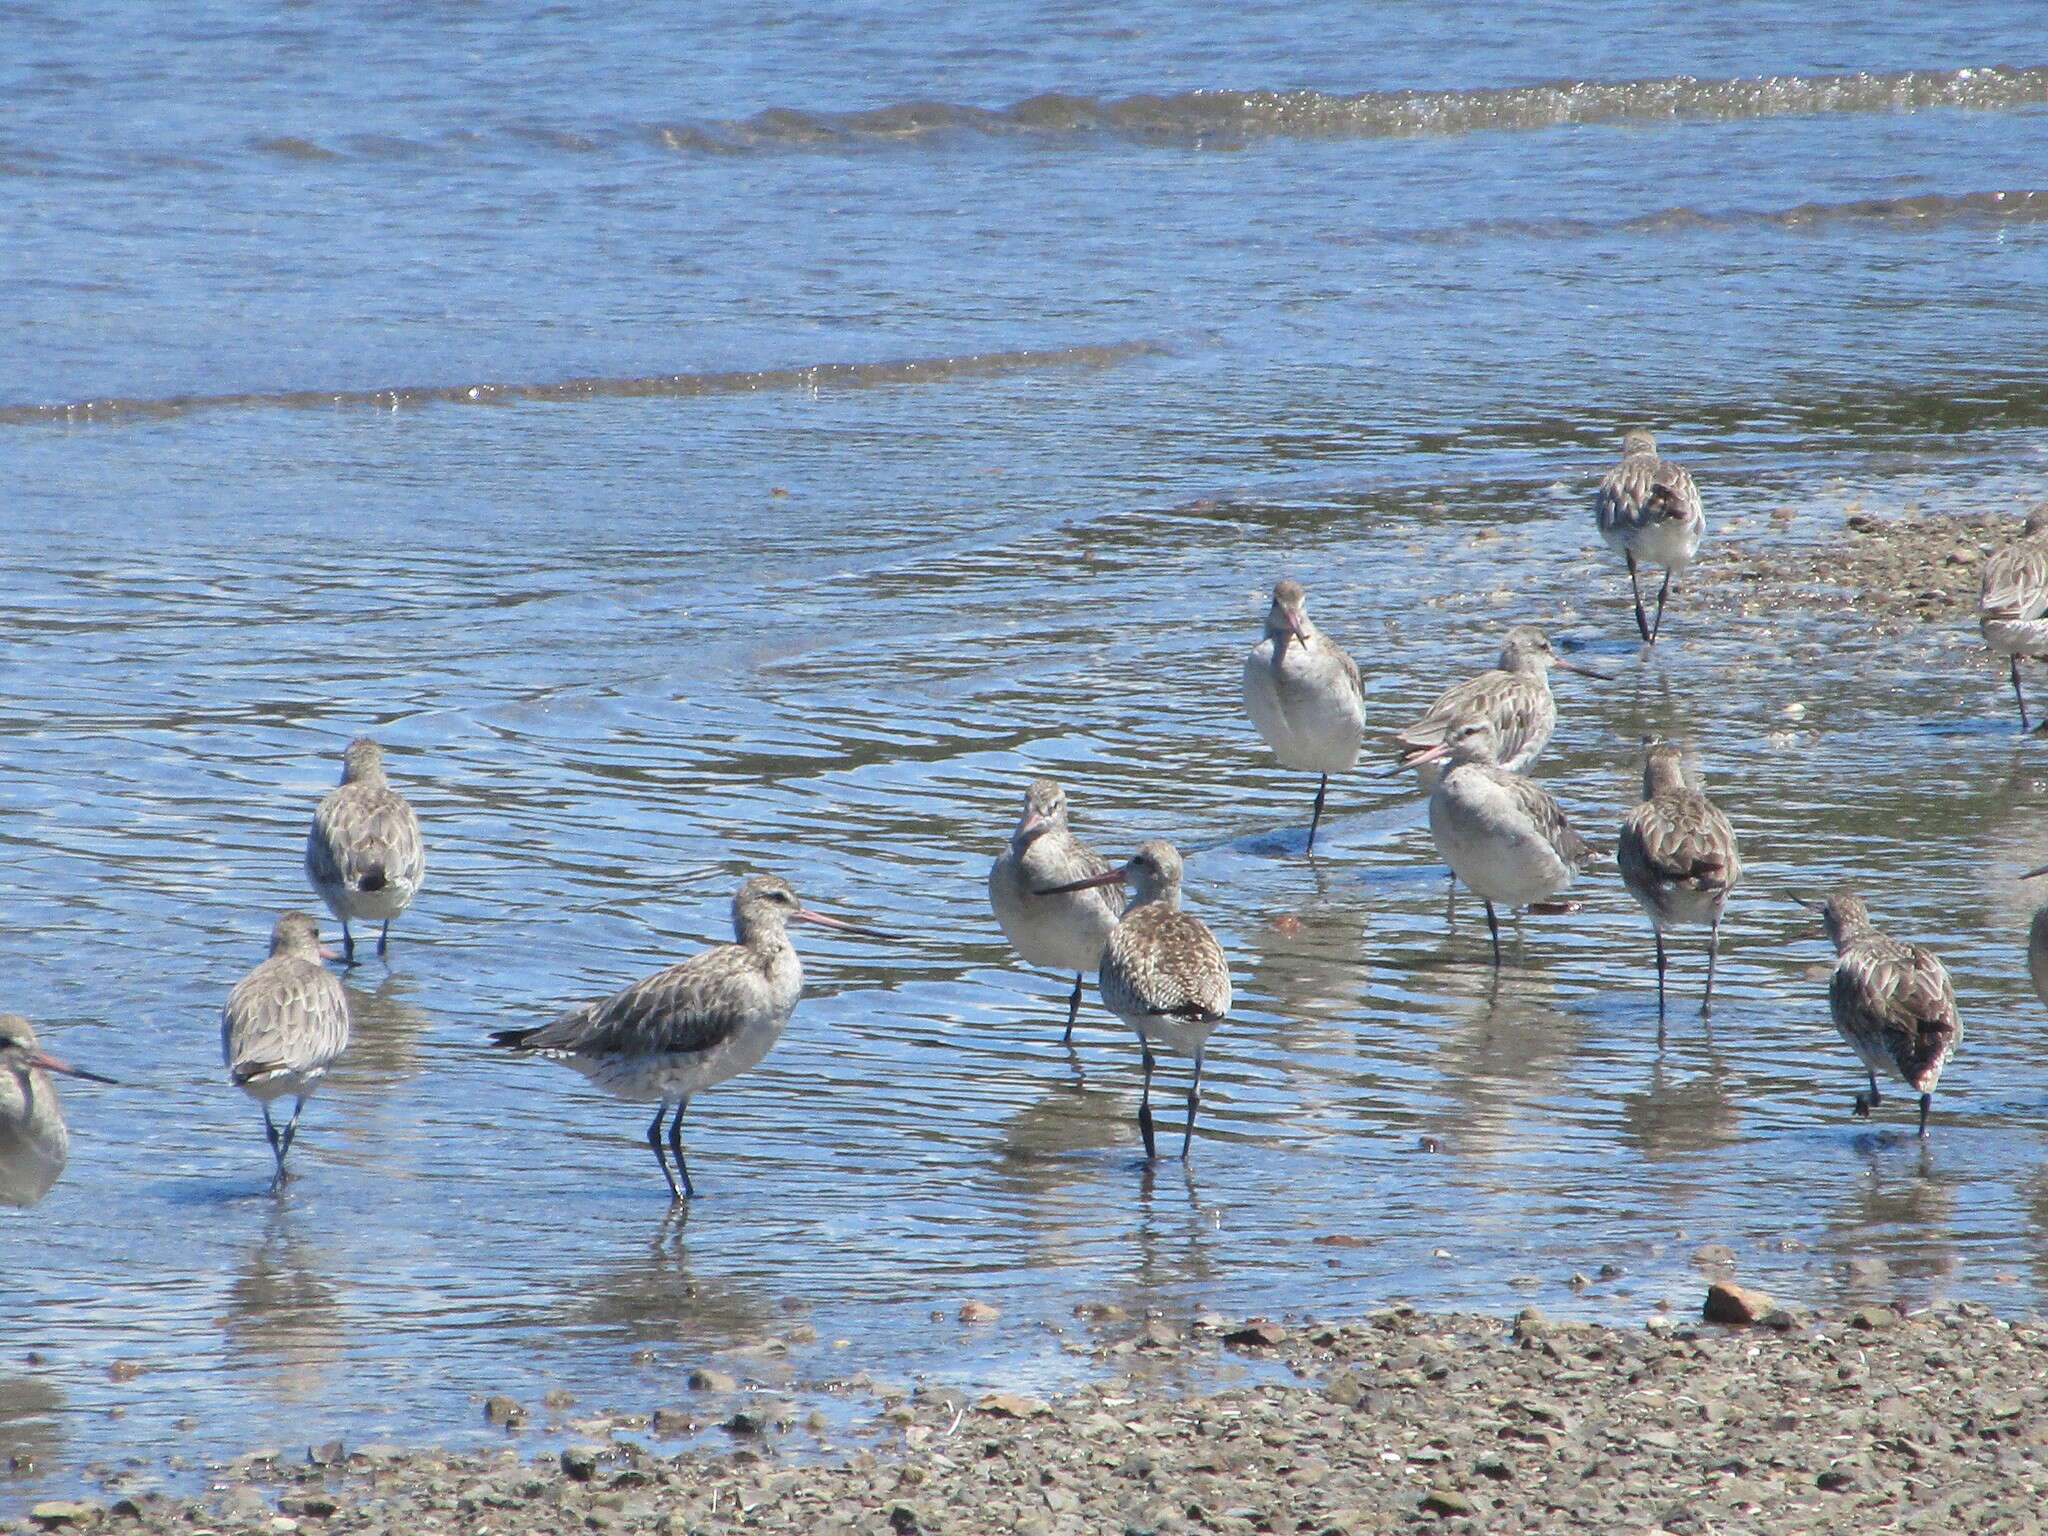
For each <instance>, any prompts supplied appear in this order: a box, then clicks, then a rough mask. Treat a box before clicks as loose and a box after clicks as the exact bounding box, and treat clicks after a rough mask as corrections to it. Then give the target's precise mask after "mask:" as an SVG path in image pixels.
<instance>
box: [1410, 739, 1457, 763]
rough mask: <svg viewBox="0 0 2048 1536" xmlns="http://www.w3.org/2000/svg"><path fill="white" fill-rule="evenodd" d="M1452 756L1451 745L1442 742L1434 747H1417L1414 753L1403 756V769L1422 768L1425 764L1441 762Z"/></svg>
mask: <svg viewBox="0 0 2048 1536" xmlns="http://www.w3.org/2000/svg"><path fill="white" fill-rule="evenodd" d="M1450 755H1451V744H1450V743H1449V742H1448V741H1440V742H1438V743H1437V744H1436V745H1435V746H1433V747H1417V748H1416V749H1415V750H1414V751H1413V752H1405V753H1403V754H1402V755H1401V766H1402V767H1403V768H1420V767H1421V766H1422V765H1423V764H1424V763H1436V762H1441V761H1443V759H1445V758H1447V757H1449V756H1450Z"/></svg>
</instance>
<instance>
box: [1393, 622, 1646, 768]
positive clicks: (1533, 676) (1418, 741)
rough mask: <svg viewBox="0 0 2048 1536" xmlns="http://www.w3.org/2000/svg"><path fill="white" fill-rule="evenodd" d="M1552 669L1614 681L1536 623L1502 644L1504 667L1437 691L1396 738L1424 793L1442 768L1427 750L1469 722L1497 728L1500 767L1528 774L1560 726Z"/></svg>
mask: <svg viewBox="0 0 2048 1536" xmlns="http://www.w3.org/2000/svg"><path fill="white" fill-rule="evenodd" d="M1552 667H1563V668H1564V669H1565V671H1567V672H1576V673H1578V674H1579V675H1580V676H1581V677H1592V678H1598V679H1599V680H1600V681H1601V682H1603V683H1610V682H1613V681H1614V678H1613V675H1612V674H1611V673H1607V672H1596V671H1594V670H1593V669H1592V668H1591V667H1588V666H1584V665H1582V664H1580V663H1579V662H1576V661H1571V660H1569V659H1567V658H1566V657H1563V656H1560V655H1558V654H1557V652H1556V651H1555V650H1553V649H1552V648H1551V644H1550V639H1549V637H1548V636H1547V635H1545V634H1544V633H1543V631H1542V630H1540V629H1538V628H1537V627H1536V626H1535V625H1533V624H1517V625H1516V626H1515V627H1514V628H1513V629H1511V630H1509V631H1508V632H1507V637H1506V639H1505V640H1504V641H1503V642H1502V644H1501V648H1500V665H1499V666H1497V667H1495V668H1493V669H1492V670H1491V671H1486V672H1481V673H1480V674H1479V675H1478V676H1477V677H1468V678H1466V679H1465V680H1464V681H1463V682H1461V683H1453V684H1452V685H1451V686H1450V687H1448V688H1446V689H1445V690H1444V691H1443V692H1442V693H1440V694H1438V695H1437V700H1436V702H1435V703H1434V704H1432V705H1430V706H1429V708H1428V709H1427V710H1426V711H1425V712H1424V713H1423V716H1422V718H1421V719H1420V720H1417V721H1416V722H1415V723H1414V724H1413V725H1410V726H1406V727H1404V728H1403V729H1402V730H1401V732H1400V733H1399V734H1398V735H1396V736H1395V738H1394V739H1395V740H1396V741H1397V742H1399V743H1400V744H1401V766H1402V767H1404V768H1406V767H1413V768H1414V769H1415V771H1416V774H1417V776H1418V777H1419V778H1420V780H1421V783H1422V792H1423V793H1424V794H1428V793H1429V792H1430V791H1431V790H1433V789H1435V788H1436V781H1437V777H1438V774H1439V770H1438V768H1437V766H1436V764H1435V763H1434V762H1425V761H1421V760H1420V759H1421V757H1422V754H1424V753H1427V752H1428V751H1429V750H1430V749H1431V748H1432V747H1436V746H1439V745H1441V744H1442V742H1443V740H1444V738H1445V737H1446V736H1448V735H1449V734H1450V733H1451V732H1452V731H1454V730H1456V729H1457V728H1458V727H1459V726H1461V725H1463V724H1464V723H1465V722H1466V721H1467V720H1484V721H1486V722H1487V723H1488V724H1489V725H1491V726H1492V727H1493V733H1494V742H1495V750H1496V751H1498V752H1499V754H1500V765H1501V767H1503V768H1505V769H1507V770H1508V772H1510V773H1522V772H1525V771H1526V770H1527V769H1528V767H1529V765H1530V764H1531V763H1533V762H1535V761H1536V759H1537V756H1538V755H1539V754H1540V753H1541V752H1542V751H1543V749H1544V747H1545V746H1547V745H1548V744H1549V742H1550V734H1551V732H1552V731H1554V730H1556V729H1557V700H1556V698H1555V697H1554V696H1552V694H1551V691H1550V669H1551V668H1552Z"/></svg>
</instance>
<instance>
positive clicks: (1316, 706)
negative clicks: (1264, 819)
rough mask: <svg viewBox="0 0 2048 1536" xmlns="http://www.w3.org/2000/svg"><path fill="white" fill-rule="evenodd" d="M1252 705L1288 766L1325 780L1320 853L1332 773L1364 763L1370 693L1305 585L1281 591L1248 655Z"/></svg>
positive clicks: (1248, 703) (1247, 699)
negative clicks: (1314, 610)
mask: <svg viewBox="0 0 2048 1536" xmlns="http://www.w3.org/2000/svg"><path fill="white" fill-rule="evenodd" d="M1244 707H1245V709H1246V710H1247V711H1248V712H1249V713H1250V715H1251V717H1252V724H1254V725H1255V726H1257V727H1258V728H1259V734H1260V735H1261V736H1262V737H1264V738H1265V741H1266V745H1267V746H1269V747H1271V748H1272V749H1273V755H1274V756H1275V757H1276V758H1278V759H1279V760H1280V764H1281V766H1282V767H1285V768H1295V769H1299V770H1301V771H1303V772H1306V773H1315V774H1320V775H1322V777H1321V780H1320V782H1318V783H1317V785H1316V806H1315V811H1314V812H1313V814H1311V815H1310V817H1309V823H1308V847H1309V851H1310V852H1314V851H1315V846H1316V828H1317V826H1318V825H1320V824H1321V822H1322V819H1323V797H1324V795H1326V794H1328V793H1329V789H1330V775H1331V774H1333V773H1345V772H1348V771H1349V770H1350V769H1351V767H1352V766H1353V765H1354V764H1356V763H1357V761H1358V744H1359V739H1360V737H1361V736H1362V735H1363V734H1364V731H1365V690H1364V687H1363V685H1362V684H1361V683H1360V681H1359V677H1358V666H1357V663H1355V662H1353V661H1352V659H1351V658H1350V657H1349V656H1347V655H1346V654H1345V653H1344V648H1343V647H1342V646H1340V645H1339V644H1337V642H1336V641H1334V640H1332V639H1331V638H1330V637H1329V636H1328V635H1326V634H1324V633H1323V632H1322V631H1321V630H1320V629H1318V628H1316V626H1315V625H1314V623H1312V622H1311V621H1310V619H1309V616H1308V596H1307V594H1306V593H1304V592H1303V591H1302V588H1301V583H1300V582H1298V581H1281V582H1277V583H1275V585H1274V587H1273V602H1272V605H1271V606H1270V607H1269V608H1267V610H1266V635H1265V638H1264V639H1263V640H1261V641H1260V642H1259V643H1258V644H1257V645H1256V646H1254V647H1253V648H1252V653H1251V655H1249V656H1247V657H1246V658H1245V663H1244Z"/></svg>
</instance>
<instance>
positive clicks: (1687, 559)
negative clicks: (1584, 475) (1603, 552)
mask: <svg viewBox="0 0 2048 1536" xmlns="http://www.w3.org/2000/svg"><path fill="white" fill-rule="evenodd" d="M1593 515H1594V517H1595V519H1596V520H1597V521H1598V523H1599V525H1600V537H1601V538H1603V539H1605V540H1606V541H1607V547H1608V548H1609V549H1612V550H1614V551H1615V552H1616V553H1617V554H1619V555H1620V556H1621V558H1622V559H1623V560H1625V561H1626V562H1627V563H1628V585H1629V591H1630V593H1631V594H1632V595H1633V596H1634V598H1635V604H1636V628H1637V629H1639V630H1641V631H1642V635H1643V640H1644V641H1645V642H1646V643H1647V644H1650V645H1655V644H1656V643H1657V636H1658V634H1659V633H1660V632H1662V630H1663V628H1664V601H1665V599H1666V598H1668V597H1669V596H1670V595H1671V581H1672V578H1673V577H1675V576H1678V575H1680V574H1682V573H1683V572H1684V570H1685V568H1686V567H1687V566H1689V565H1691V564H1692V557H1693V556H1694V555H1695V554H1697V553H1698V552H1699V547H1700V539H1701V537H1702V536H1703V535H1704V534H1705V533H1706V531H1707V519H1706V514H1705V513H1704V512H1703V511H1702V510H1701V508H1700V493H1699V490H1698V488H1697V487H1695V486H1694V485H1693V483H1692V476H1691V475H1690V474H1689V473H1687V472H1686V470H1685V469H1684V467H1683V466H1681V465H1677V464H1674V463H1672V462H1671V461H1670V460H1669V459H1664V458H1659V457H1658V456H1657V439H1656V438H1655V437H1653V436H1651V435H1650V434H1649V433H1648V432H1645V431H1644V430H1643V429H1642V428H1641V427H1637V428H1635V429H1634V430H1633V431H1631V432H1628V433H1627V434H1625V435H1624V436H1623V437H1622V440H1621V462H1620V463H1619V464H1617V465H1615V466H1614V468H1612V469H1610V470H1609V471H1607V473H1606V475H1604V476H1603V477H1602V478H1601V481H1600V488H1599V490H1597V491H1595V492H1594V493H1593ZM1638 563H1648V564H1650V565H1661V566H1663V567H1664V584H1663V585H1662V586H1661V587H1659V588H1658V589H1657V621H1656V622H1655V623H1654V624H1653V623H1651V622H1650V620H1649V618H1648V616H1647V615H1645V613H1644V612H1643V586H1642V581H1641V579H1640V578H1639V577H1638V575H1637V573H1636V566H1637V564H1638Z"/></svg>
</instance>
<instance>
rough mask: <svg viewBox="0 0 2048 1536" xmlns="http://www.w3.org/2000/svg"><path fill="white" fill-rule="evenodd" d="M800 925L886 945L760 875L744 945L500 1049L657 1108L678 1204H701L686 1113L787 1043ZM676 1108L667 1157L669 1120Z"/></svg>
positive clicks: (800, 974) (744, 902)
mask: <svg viewBox="0 0 2048 1536" xmlns="http://www.w3.org/2000/svg"><path fill="white" fill-rule="evenodd" d="M792 922H799V923H815V924H817V925H818V926H819V927H821V928H837V929H840V930H842V931H844V932H846V933H857V934H860V935H862V936H863V937H866V938H880V937H881V935H880V934H877V933H873V932H871V931H870V930H868V929H865V928H857V927H855V926H854V925H853V924H852V923H848V922H843V921H841V920H840V919H839V918H836V917H827V916H825V914H824V913H822V912H812V911H809V910H808V909H806V908H805V906H804V905H803V903H802V902H801V901H799V900H798V899H797V894H796V892H795V890H793V889H792V888H791V886H790V883H789V882H788V881H787V880H785V879H783V878H782V877H781V876H780V875H749V876H748V877H747V878H746V880H744V881H743V882H742V883H741V885H740V888H739V890H738V891H737V892H735V893H734V895H733V898H732V928H733V936H734V938H735V939H736V940H737V942H736V943H732V944H714V945H713V946H712V947H711V948H709V949H706V950H703V951H701V952H700V953H698V954H695V955H692V956H691V957H690V958H689V959H687V960H685V961H683V962H682V963H681V964H679V965H672V966H670V967H669V968H668V969H667V970H665V971H657V972H656V973H655V974H654V975H652V976H649V977H647V978H645V979H644V980H641V981H636V982H634V983H633V985H632V986H630V987H627V988H626V989H625V990H624V991H623V992H616V993H614V994H612V996H610V997H608V998H605V999H604V1000H603V1001H601V1002H595V1003H586V1004H584V1005H583V1006H582V1007H580V1008H575V1009H571V1010H570V1011H569V1012H568V1013H565V1014H563V1015H562V1016H561V1017H560V1018H559V1019H557V1020H555V1021H554V1023H552V1024H543V1025H541V1026H539V1027H538V1028H535V1029H501V1030H498V1031H497V1032H495V1033H494V1034H493V1035H492V1036H491V1042H492V1044H494V1045H502V1046H505V1047H507V1048H508V1049H511V1050H515V1051H532V1052H535V1053H536V1054H538V1055H541V1056H545V1057H547V1058H549V1059H550V1060H552V1061H559V1062H562V1063H563V1064H565V1065H567V1066H570V1067H574V1068H575V1069H576V1070H577V1071H578V1072H581V1073H582V1074H583V1075H584V1076H585V1077H587V1078H589V1079H590V1080H591V1081H592V1082H593V1083H596V1084H597V1085H598V1087H600V1088H602V1089H604V1090H605V1091H606V1092H607V1093H610V1094H613V1095H615V1096H616V1097H618V1098H621V1099H625V1100H627V1101H629V1102H633V1103H640V1104H652V1105H654V1106H655V1109H654V1123H653V1124H652V1125H650V1126H648V1127H647V1145H648V1146H649V1147H651V1148H653V1150H654V1160H655V1161H656V1162H657V1163H659V1164H660V1165H661V1174H662V1177H663V1178H664V1179H666V1180H667V1181H668V1189H669V1194H670V1196H671V1197H672V1198H673V1199H674V1200H675V1201H676V1202H677V1203H678V1204H680V1203H681V1202H682V1201H684V1200H689V1199H693V1198H695V1196H696V1193H697V1191H696V1187H695V1186H694V1185H693V1184H692V1183H691V1182H690V1169H689V1165H688V1164H687V1163H685V1162H684V1161H683V1111H684V1110H686V1109H688V1108H689V1107H690V1100H691V1099H692V1098H693V1097H695V1096H696V1095H697V1094H699V1093H701V1092H703V1091H704V1090H705V1089H706V1088H711V1087H715V1086H716V1085H718V1084H719V1083H722V1082H724V1081H725V1080H726V1079H727V1078H729V1077H736V1076H738V1075H739V1074H740V1073H742V1072H744V1071H746V1070H747V1069H748V1068H749V1067H753V1066H757V1065H759V1063H760V1061H761V1058H762V1057H764V1056H766V1055H767V1054H768V1052H769V1051H770V1050H771V1049H773V1047H774V1045H775V1042H776V1041H777V1040H779V1039H781V1038H782V1031H783V1027H784V1026H785V1025H787V1024H788V1023H789V1016H790V1014H791V1013H792V1012H794V1011H795V1009H796V1002H797V998H798V997H799V996H800V995H801V994H802V992H803V987H804V971H803V964H802V962H801V961H799V960H798V959H797V954H796V947H795V946H794V945H793V944H791V943H790V942H789V929H788V925H789V924H790V923H792ZM671 1108H673V1109H674V1111H675V1118H674V1120H673V1121H672V1122H671V1123H670V1124H669V1127H668V1154H664V1153H663V1151H662V1121H663V1120H664V1119H667V1117H668V1114H669V1111H670V1109H671ZM671 1154H672V1155H673V1156H674V1158H675V1168H674V1169H673V1171H671V1169H670V1168H669V1155H671Z"/></svg>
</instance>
